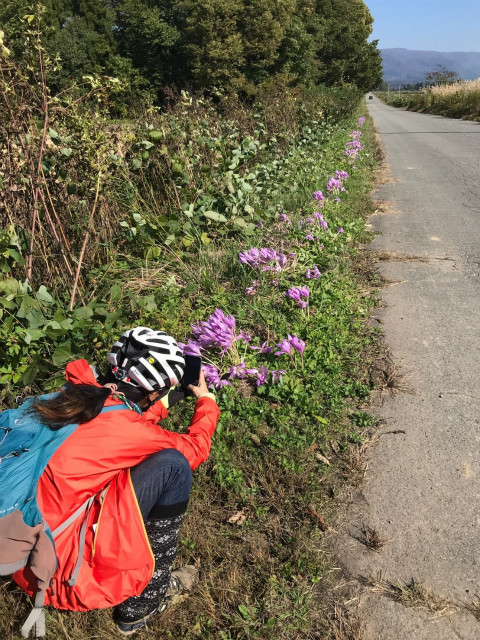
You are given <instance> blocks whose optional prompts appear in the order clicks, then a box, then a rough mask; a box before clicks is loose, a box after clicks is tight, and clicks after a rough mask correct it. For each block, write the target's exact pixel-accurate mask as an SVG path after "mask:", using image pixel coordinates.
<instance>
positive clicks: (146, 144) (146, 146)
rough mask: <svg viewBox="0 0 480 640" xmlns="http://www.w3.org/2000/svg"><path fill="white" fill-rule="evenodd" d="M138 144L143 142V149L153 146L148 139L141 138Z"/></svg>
mask: <svg viewBox="0 0 480 640" xmlns="http://www.w3.org/2000/svg"><path fill="white" fill-rule="evenodd" d="M140 144H143V146H144V147H145V149H151V148H152V147H153V146H154V144H153V142H150V140H142V141H141V143H140Z"/></svg>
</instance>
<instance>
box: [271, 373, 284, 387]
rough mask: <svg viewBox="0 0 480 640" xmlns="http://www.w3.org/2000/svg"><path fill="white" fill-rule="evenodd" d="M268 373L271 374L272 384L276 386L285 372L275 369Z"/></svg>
mask: <svg viewBox="0 0 480 640" xmlns="http://www.w3.org/2000/svg"><path fill="white" fill-rule="evenodd" d="M270 373H271V374H272V383H273V384H276V383H277V382H278V381H279V380H280V378H281V377H282V376H284V375H285V374H286V371H284V370H283V369H277V370H275V371H270Z"/></svg>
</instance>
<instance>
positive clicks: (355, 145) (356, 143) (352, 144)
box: [345, 140, 363, 151]
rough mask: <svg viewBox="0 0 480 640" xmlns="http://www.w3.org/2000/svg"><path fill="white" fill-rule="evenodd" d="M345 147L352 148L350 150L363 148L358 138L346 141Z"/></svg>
mask: <svg viewBox="0 0 480 640" xmlns="http://www.w3.org/2000/svg"><path fill="white" fill-rule="evenodd" d="M345 149H352V150H356V151H362V150H363V144H362V143H361V142H360V140H352V141H351V142H347V144H346V145H345Z"/></svg>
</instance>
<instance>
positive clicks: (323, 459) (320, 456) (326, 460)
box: [315, 451, 330, 467]
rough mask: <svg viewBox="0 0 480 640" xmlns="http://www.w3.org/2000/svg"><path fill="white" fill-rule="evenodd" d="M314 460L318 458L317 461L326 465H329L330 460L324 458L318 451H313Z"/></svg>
mask: <svg viewBox="0 0 480 640" xmlns="http://www.w3.org/2000/svg"><path fill="white" fill-rule="evenodd" d="M315 460H318V461H319V462H322V463H323V464H326V465H327V467H329V466H330V460H329V459H328V458H326V457H325V456H323V455H322V454H321V453H320V452H319V451H316V452H315Z"/></svg>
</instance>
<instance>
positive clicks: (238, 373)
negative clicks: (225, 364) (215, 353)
mask: <svg viewBox="0 0 480 640" xmlns="http://www.w3.org/2000/svg"><path fill="white" fill-rule="evenodd" d="M245 366H246V365H245V363H244V362H241V363H240V364H237V365H235V366H233V367H230V370H229V372H228V377H229V378H230V379H232V378H240V379H243V378H244V377H245Z"/></svg>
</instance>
